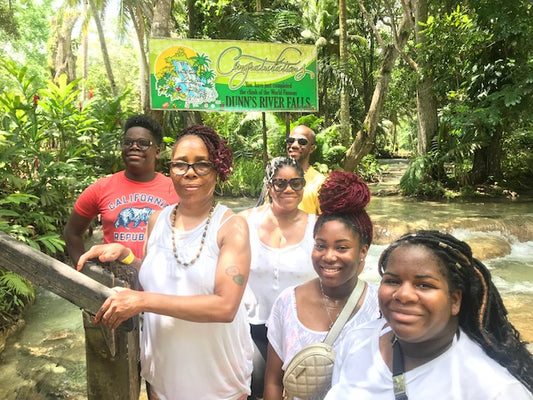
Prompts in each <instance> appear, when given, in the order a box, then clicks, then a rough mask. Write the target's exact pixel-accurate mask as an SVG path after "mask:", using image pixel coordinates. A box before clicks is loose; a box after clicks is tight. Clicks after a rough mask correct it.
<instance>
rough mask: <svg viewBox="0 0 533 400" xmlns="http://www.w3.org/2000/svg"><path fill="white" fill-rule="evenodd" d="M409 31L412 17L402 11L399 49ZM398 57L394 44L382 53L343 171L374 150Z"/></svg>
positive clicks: (349, 168) (351, 168)
mask: <svg viewBox="0 0 533 400" xmlns="http://www.w3.org/2000/svg"><path fill="white" fill-rule="evenodd" d="M411 29H412V17H411V15H410V14H409V13H408V12H406V11H405V10H404V15H403V18H402V21H401V23H400V26H399V27H398V38H397V45H398V47H399V48H403V47H404V46H405V44H406V43H407V39H408V38H409V35H410V33H411ZM398 55H399V52H398V50H397V49H396V47H395V46H394V44H392V43H391V44H389V45H388V46H386V47H385V49H384V52H383V61H382V62H381V68H380V71H379V76H378V79H377V81H376V87H375V89H374V94H373V96H372V101H371V103H370V108H369V109H368V112H367V114H366V117H365V120H364V122H363V126H362V127H361V129H360V130H359V132H357V135H356V137H355V140H354V142H353V143H352V145H351V146H350V148H349V149H348V152H347V153H346V158H345V160H344V169H345V170H346V171H354V170H355V167H357V165H358V164H359V162H360V161H361V159H362V158H363V157H364V156H366V155H367V154H369V153H370V152H371V151H372V149H373V148H374V145H375V141H376V134H377V127H378V124H379V121H380V120H379V117H380V113H381V110H382V109H383V104H384V103H385V98H386V94H387V89H388V87H389V82H390V78H391V72H392V68H393V66H394V62H395V61H396V59H397V58H398Z"/></svg>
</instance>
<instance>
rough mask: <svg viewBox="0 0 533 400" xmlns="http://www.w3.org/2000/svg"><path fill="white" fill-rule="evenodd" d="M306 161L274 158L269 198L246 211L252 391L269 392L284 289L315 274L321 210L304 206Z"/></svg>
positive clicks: (268, 179) (268, 183)
mask: <svg viewBox="0 0 533 400" xmlns="http://www.w3.org/2000/svg"><path fill="white" fill-rule="evenodd" d="M303 176H304V172H303V170H302V167H301V166H300V164H299V163H298V162H297V161H296V160H294V159H292V158H290V157H276V158H273V159H272V160H271V161H270V163H269V164H268V165H267V167H266V169H265V178H264V184H265V187H266V189H267V194H268V197H269V202H268V203H267V204H264V205H262V206H259V207H254V208H251V209H249V210H245V211H243V212H242V215H243V216H244V217H245V218H246V220H247V222H248V227H249V229H250V245H251V251H252V262H251V264H250V279H249V280H248V287H247V288H246V292H245V295H244V303H245V305H246V308H247V310H248V321H249V322H250V329H251V332H252V339H253V340H254V343H255V345H256V349H255V354H254V372H253V375H252V396H251V397H250V399H257V398H262V397H263V384H264V383H263V378H264V375H265V360H266V355H267V344H268V341H267V329H266V326H265V322H266V320H267V318H268V316H269V315H270V310H271V309H272V304H273V303H274V300H275V299H276V297H277V296H278V295H279V294H280V293H281V291H282V290H283V289H285V288H286V287H288V286H292V285H296V284H299V283H302V282H305V281H306V280H308V279H310V278H311V277H312V276H314V271H313V266H312V265H311V250H312V247H313V242H312V239H313V227H314V225H315V215H314V214H307V213H306V212H304V211H302V210H300V209H298V204H299V203H300V202H301V201H302V196H303V189H304V186H305V179H304V177H303Z"/></svg>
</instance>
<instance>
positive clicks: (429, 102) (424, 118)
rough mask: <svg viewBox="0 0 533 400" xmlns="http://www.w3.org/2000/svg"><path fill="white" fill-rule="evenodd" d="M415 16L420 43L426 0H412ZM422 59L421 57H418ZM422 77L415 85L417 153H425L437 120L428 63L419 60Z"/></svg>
mask: <svg viewBox="0 0 533 400" xmlns="http://www.w3.org/2000/svg"><path fill="white" fill-rule="evenodd" d="M413 6H414V7H413V8H414V16H415V41H416V43H417V44H422V43H424V42H425V41H426V36H425V35H424V33H423V32H422V28H423V27H422V26H421V25H420V23H425V22H427V18H428V5H427V0H415V1H413ZM419 60H423V57H419ZM419 66H420V68H421V70H422V76H423V77H422V78H421V79H419V80H418V82H417V86H416V112H417V115H418V147H417V148H418V153H419V154H427V152H428V151H429V150H430V147H431V141H432V140H433V138H434V137H435V136H436V135H437V132H438V129H439V120H438V116H437V98H436V96H435V91H434V83H433V79H432V78H431V75H430V74H428V73H427V72H428V68H430V66H429V65H427V63H426V62H424V61H420V62H419Z"/></svg>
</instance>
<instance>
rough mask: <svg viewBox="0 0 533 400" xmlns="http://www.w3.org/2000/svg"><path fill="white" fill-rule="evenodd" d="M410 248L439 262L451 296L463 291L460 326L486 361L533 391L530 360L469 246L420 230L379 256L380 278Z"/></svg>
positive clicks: (404, 237) (530, 357) (436, 232)
mask: <svg viewBox="0 0 533 400" xmlns="http://www.w3.org/2000/svg"><path fill="white" fill-rule="evenodd" d="M409 245H421V246H424V247H426V248H427V249H428V250H430V251H431V252H432V253H433V254H434V255H435V256H436V257H437V258H438V259H439V260H440V261H441V263H440V264H441V268H442V274H443V276H444V277H445V278H446V280H447V281H448V285H449V288H450V293H451V292H453V291H455V290H458V289H459V290H461V291H462V300H461V309H460V311H459V326H460V327H461V328H462V329H463V330H464V331H465V333H466V334H467V335H468V336H469V337H470V338H471V339H472V340H474V341H475V342H477V343H478V344H479V345H480V346H481V347H482V348H483V350H484V351H485V353H487V355H488V356H489V357H491V358H492V359H494V360H495V361H497V362H498V363H499V364H500V365H502V366H503V367H505V368H506V369H507V370H508V371H509V372H510V373H511V374H512V375H513V376H514V377H515V378H516V379H518V380H519V381H520V382H522V383H523V384H524V385H525V386H526V387H527V388H528V390H529V391H533V357H532V355H531V353H530V352H529V351H528V350H527V348H526V343H524V342H523V341H521V339H520V334H519V332H518V331H517V330H516V329H515V327H514V326H513V325H512V324H511V322H510V321H509V319H508V318H507V310H506V308H505V306H504V304H503V301H502V298H501V296H500V294H499V292H498V289H496V286H494V283H493V282H492V279H491V274H490V272H489V270H488V269H487V267H486V266H485V265H484V264H483V263H481V262H480V261H479V260H477V259H476V258H474V257H473V256H472V249H471V248H470V246H469V245H468V244H467V243H465V242H463V241H460V240H458V239H456V238H455V237H454V236H452V235H449V234H446V233H441V232H438V231H426V230H422V231H418V232H416V233H412V234H407V235H404V236H402V237H401V238H399V239H397V240H396V241H395V242H394V243H392V244H391V245H390V246H389V247H388V248H387V249H385V251H384V252H383V253H382V255H381V257H380V259H379V264H378V269H379V274H380V275H381V276H383V273H384V272H385V270H386V269H387V263H388V260H389V258H390V255H391V253H392V252H393V251H394V250H395V249H397V248H398V247H402V246H409Z"/></svg>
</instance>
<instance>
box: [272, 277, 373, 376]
mask: <svg viewBox="0 0 533 400" xmlns="http://www.w3.org/2000/svg"><path fill="white" fill-rule="evenodd" d="M295 287H296V286H291V287H289V288H287V289H285V290H284V291H283V292H282V293H281V294H280V295H279V297H278V298H277V299H276V301H275V303H274V306H273V307H272V312H271V314H270V318H269V319H268V322H267V327H268V340H269V343H270V344H271V345H272V347H273V348H274V350H275V351H276V353H277V354H278V356H279V358H280V359H281V360H282V361H283V370H285V368H286V367H287V365H288V364H289V362H290V360H291V359H292V358H293V357H294V356H295V354H296V353H298V352H299V351H300V350H301V349H303V348H304V347H305V346H308V345H310V344H312V343H317V342H322V341H323V340H324V339H325V337H326V334H327V331H324V332H318V331H313V330H311V329H308V328H306V327H305V326H304V325H303V324H302V323H301V322H300V320H299V319H298V316H297V313H296V296H295V294H294V289H295ZM377 294H378V291H377V287H376V286H374V285H372V284H370V283H369V284H368V289H367V291H366V295H365V299H364V301H363V304H362V305H361V308H360V309H359V311H357V314H355V315H354V316H353V317H352V319H350V320H349V321H348V322H347V323H346V325H344V328H343V329H342V331H341V333H340V334H339V337H338V338H337V340H336V341H335V342H334V343H333V348H334V349H335V350H336V349H337V348H338V346H339V345H340V344H341V343H342V341H343V339H344V336H345V333H346V331H347V330H349V329H350V328H352V327H355V326H357V325H360V324H363V323H365V322H368V321H372V320H374V319H377V318H379V307H378V296H377Z"/></svg>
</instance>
